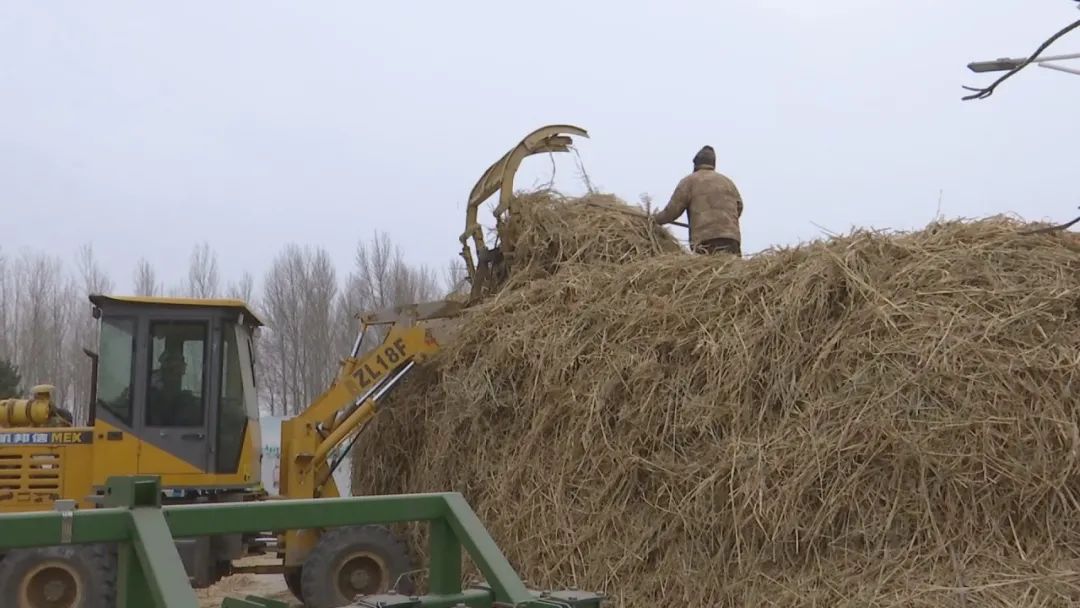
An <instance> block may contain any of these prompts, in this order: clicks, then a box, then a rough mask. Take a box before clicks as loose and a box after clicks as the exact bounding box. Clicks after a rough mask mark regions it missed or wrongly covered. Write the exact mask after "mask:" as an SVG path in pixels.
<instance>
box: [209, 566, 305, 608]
mask: <svg viewBox="0 0 1080 608" xmlns="http://www.w3.org/2000/svg"><path fill="white" fill-rule="evenodd" d="M267 563H272V561H267V560H266V559H265V558H262V559H260V558H250V559H246V560H242V561H239V562H237V565H238V566H254V565H259V564H267ZM248 595H257V596H259V597H264V598H267V599H271V600H277V601H279V602H287V603H288V604H289V606H290V608H301V606H302V605H301V604H300V602H298V601H296V598H294V597H293V595H292V593H290V592H289V589H288V588H287V587H286V586H285V581H284V580H282V578H281V575H280V574H236V575H233V576H230V577H228V578H225V579H222V580H221V581H218V583H217V584H216V585H214V586H212V587H208V588H206V589H196V590H195V596H196V597H197V598H199V608H219V607H220V606H221V602H222V600H224V599H225V598H227V597H235V598H243V597H245V596H248Z"/></svg>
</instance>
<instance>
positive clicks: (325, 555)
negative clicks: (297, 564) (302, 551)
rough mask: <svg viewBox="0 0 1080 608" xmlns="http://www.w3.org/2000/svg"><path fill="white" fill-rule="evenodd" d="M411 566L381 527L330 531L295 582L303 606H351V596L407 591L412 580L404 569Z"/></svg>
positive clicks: (406, 553)
mask: <svg viewBox="0 0 1080 608" xmlns="http://www.w3.org/2000/svg"><path fill="white" fill-rule="evenodd" d="M413 569H414V566H413V561H412V559H411V558H410V556H409V551H408V548H407V547H406V546H405V543H403V542H401V541H400V540H398V539H397V537H395V536H394V534H393V533H392V532H391V531H390V530H389V529H387V528H385V527H383V526H375V525H370V526H357V527H346V528H334V529H330V530H327V531H325V532H324V533H323V535H322V537H321V538H320V539H319V542H318V544H316V545H315V548H314V549H312V550H311V553H310V554H308V556H307V559H306V560H305V561H304V567H303V573H302V575H301V584H300V587H301V591H302V593H303V596H304V597H303V600H304V605H305V606H307V608H339V607H340V606H346V605H349V604H351V603H352V601H353V597H354V596H356V595H369V594H373V593H386V592H387V591H389V590H390V589H395V590H396V591H397V592H399V593H403V594H406V595H409V594H412V593H413V590H414V584H413V581H412V580H411V578H410V577H409V576H408V575H406V573H408V572H410V571H412V570H413ZM403 575H404V576H403ZM395 585H396V587H395Z"/></svg>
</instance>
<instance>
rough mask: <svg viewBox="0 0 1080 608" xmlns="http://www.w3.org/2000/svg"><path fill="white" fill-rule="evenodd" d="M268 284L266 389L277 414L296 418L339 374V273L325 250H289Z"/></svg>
mask: <svg viewBox="0 0 1080 608" xmlns="http://www.w3.org/2000/svg"><path fill="white" fill-rule="evenodd" d="M263 285H264V287H263V297H262V302H261V304H262V309H263V312H264V314H265V315H266V316H267V323H268V324H269V325H270V330H269V331H267V332H266V333H265V335H264V336H263V338H262V339H261V340H260V342H261V343H262V346H263V348H262V352H261V357H262V359H263V361H264V366H265V367H266V370H265V372H264V373H263V374H262V377H263V378H264V379H265V380H266V381H265V382H264V383H263V384H264V387H265V389H266V391H267V393H268V395H267V396H268V398H269V399H270V400H271V404H272V405H271V407H272V409H273V410H274V412H275V413H280V414H285V415H292V414H295V413H297V412H298V411H300V409H302V408H303V407H304V406H305V405H307V404H308V403H310V402H311V401H312V400H314V399H315V397H317V396H318V395H319V393H321V392H322V391H323V390H325V389H326V387H327V386H328V385H329V382H330V380H331V379H332V378H333V374H334V373H335V371H336V366H335V365H334V363H335V362H336V361H337V357H336V355H335V353H334V348H333V347H334V340H333V339H332V335H333V334H334V333H335V331H336V325H337V323H336V321H337V320H336V319H335V318H334V316H333V314H332V313H333V304H334V300H335V298H336V297H337V278H336V273H335V270H334V266H333V263H332V262H331V261H330V257H329V255H328V254H327V253H326V251H324V250H323V249H318V248H317V249H310V248H301V247H299V246H296V245H288V246H286V247H285V249H284V250H283V251H282V252H281V253H280V254H279V255H278V256H277V258H276V259H275V260H274V263H273V265H272V266H271V268H270V270H269V272H267V275H266V278H265V280H264V281H263Z"/></svg>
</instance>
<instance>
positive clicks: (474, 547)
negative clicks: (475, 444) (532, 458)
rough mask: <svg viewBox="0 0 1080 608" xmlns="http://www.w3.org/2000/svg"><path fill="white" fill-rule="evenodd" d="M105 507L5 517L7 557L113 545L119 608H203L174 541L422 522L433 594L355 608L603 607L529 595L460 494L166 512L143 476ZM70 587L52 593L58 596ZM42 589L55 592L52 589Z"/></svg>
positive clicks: (359, 602) (229, 607)
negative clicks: (476, 577) (468, 580)
mask: <svg viewBox="0 0 1080 608" xmlns="http://www.w3.org/2000/svg"><path fill="white" fill-rule="evenodd" d="M105 502H106V506H105V507H104V508H96V509H80V510H75V509H73V508H71V505H69V504H65V502H64V501H60V502H58V503H57V505H56V508H55V509H54V510H52V511H40V512H35V513H19V514H6V515H2V516H0V552H2V551H10V552H11V553H9V557H8V559H9V560H10V559H11V556H12V555H14V554H17V552H18V550H19V549H25V548H31V547H50V548H52V549H53V550H59V551H63V550H75V549H78V548H82V547H95V546H102V545H108V544H111V543H115V544H117V545H118V549H119V550H118V552H117V553H118V559H119V564H118V570H117V572H118V576H117V582H116V585H117V587H116V590H115V596H116V597H115V607H116V608H198V606H199V603H198V601H197V599H196V597H195V592H194V590H193V589H192V587H191V585H190V583H189V582H188V577H187V574H186V572H185V570H184V565H183V563H182V561H181V559H180V554H179V553H178V552H177V549H176V545H175V543H174V539H176V538H191V537H197V536H208V535H214V534H227V533H245V532H252V533H254V532H269V531H276V530H286V529H288V530H298V529H311V528H337V527H345V526H365V525H373V524H390V523H399V522H409V521H422V522H427V523H428V525H429V538H430V541H429V553H430V563H429V566H428V569H427V571H428V580H429V585H428V587H429V590H428V593H427V594H426V595H422V596H405V595H400V594H394V593H389V594H383V595H378V596H368V597H361V598H356V599H355V600H354V601H353V603H352V604H351V605H350V606H353V607H355V608H361V607H364V608H422V607H423V608H457V607H469V608H511V607H513V608H599V607H600V603H601V601H602V599H603V597H602V596H601V595H598V594H595V593H591V592H585V591H576V590H567V591H535V590H530V589H528V588H526V587H525V585H524V583H523V582H522V581H521V579H520V578H519V577H518V575H517V574H516V573H515V572H514V570H513V568H511V566H510V564H509V562H508V561H507V560H506V557H505V556H504V555H503V554H502V552H501V551H500V550H499V548H498V547H497V546H496V545H495V542H494V540H492V538H491V536H490V535H489V534H488V532H487V530H486V529H485V528H484V526H483V524H482V523H481V522H480V520H479V518H478V517H477V516H476V514H475V513H474V512H473V510H472V509H471V508H470V507H469V505H468V504H467V503H466V502H465V499H464V498H463V497H462V496H461V495H460V494H458V493H456V492H448V493H432V494H408V495H390V496H364V497H357V498H321V499H318V500H302V499H296V500H279V501H267V502H248V503H219V504H185V505H166V506H162V504H161V485H160V480H159V478H157V477H153V476H147V477H141V476H140V477H112V478H110V479H109V481H108V485H107V490H106V501H105ZM463 550H464V551H465V552H466V553H467V554H468V555H469V557H470V558H471V560H472V562H473V563H474V564H476V566H477V568H478V569H479V570H480V571H481V573H482V574H483V576H484V578H485V580H486V582H485V583H484V584H482V585H476V586H471V587H468V588H463V586H462V551H463ZM14 563H18V562H17V560H16V561H15V562H14ZM34 567H36V568H39V571H38V572H36V573H34V574H33V576H42V577H49V576H69V575H70V574H68V572H69V571H67V570H61V569H57V572H51V571H50V570H49V568H48V564H47V562H45V564H44V566H43V565H42V564H36V565H35V566H34ZM86 574H87V576H92V575H93V573H86ZM72 587H73V586H71V585H66V586H65V585H62V584H58V585H55V586H53V588H55V589H56V590H60V589H65V588H72ZM39 588H41V589H43V590H44V592H45V593H48V592H49V589H50V585H48V584H47V583H46V584H44V585H41V586H39ZM15 592H16V590H9V589H0V597H3V598H10V597H12V596H14V595H15ZM46 601H47V602H48V603H46V604H42V605H56V606H71V607H73V608H84V606H83V605H81V602H79V601H78V598H63V597H56V598H46ZM4 605H5V606H7V604H6V603H5V604H4ZM221 606H222V608H287V604H284V603H281V602H278V601H274V600H269V599H265V598H258V597H253V596H248V597H243V598H228V599H226V600H224V602H223V603H222V604H221ZM12 608H19V607H12ZM85 608H113V607H112V606H92V607H90V606H86V607H85Z"/></svg>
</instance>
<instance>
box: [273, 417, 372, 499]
mask: <svg viewBox="0 0 1080 608" xmlns="http://www.w3.org/2000/svg"><path fill="white" fill-rule="evenodd" d="M285 418H286V417H284V416H266V415H263V416H261V417H260V418H259V422H260V423H261V425H262V444H263V447H262V482H263V487H265V488H266V491H267V492H269V493H270V494H271V495H275V496H276V495H278V494H280V490H279V488H278V476H279V471H280V470H281V421H282V420H285ZM337 457H338V454H337V453H336V452H335V453H333V454H332V455H331V456H330V459H331V461H333V460H334V459H336V458H337ZM334 481H335V482H337V487H338V491H339V492H341V495H342V496H351V495H352V460H351V459H350V458H346V459H345V460H344V461H343V462H342V463H341V466H339V467H338V468H337V470H336V471H334Z"/></svg>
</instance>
